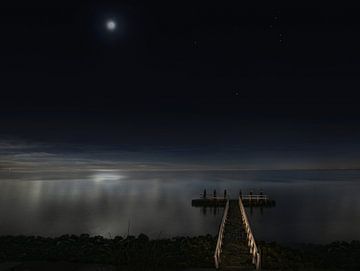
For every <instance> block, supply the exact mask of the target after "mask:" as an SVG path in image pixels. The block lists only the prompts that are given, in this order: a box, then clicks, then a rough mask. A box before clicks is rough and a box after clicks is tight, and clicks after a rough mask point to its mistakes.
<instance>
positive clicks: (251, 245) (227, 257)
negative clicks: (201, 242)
mask: <svg viewBox="0 0 360 271" xmlns="http://www.w3.org/2000/svg"><path fill="white" fill-rule="evenodd" d="M226 194H227V193H226V190H225V191H224V196H223V197H217V196H216V192H215V191H214V195H212V196H207V195H206V190H204V193H203V194H202V196H201V198H199V199H194V200H192V206H194V207H214V208H217V207H223V208H224V213H223V216H222V220H221V224H220V227H219V233H218V240H217V244H216V248H215V253H214V264H215V268H216V269H219V270H261V254H260V249H259V248H258V246H257V245H256V241H255V238H254V235H253V232H252V230H251V226H250V223H249V219H248V217H247V214H246V210H245V206H250V207H272V206H275V201H274V200H272V199H270V198H269V197H268V196H267V195H264V194H263V193H260V194H255V195H254V194H252V193H250V194H248V195H242V193H239V196H238V198H236V199H230V198H229V197H228V196H227V195H226Z"/></svg>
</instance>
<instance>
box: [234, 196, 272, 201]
mask: <svg viewBox="0 0 360 271" xmlns="http://www.w3.org/2000/svg"><path fill="white" fill-rule="evenodd" d="M241 198H242V199H243V200H255V201H260V200H264V201H267V200H269V197H268V196H267V195H250V194H249V195H243V196H241Z"/></svg>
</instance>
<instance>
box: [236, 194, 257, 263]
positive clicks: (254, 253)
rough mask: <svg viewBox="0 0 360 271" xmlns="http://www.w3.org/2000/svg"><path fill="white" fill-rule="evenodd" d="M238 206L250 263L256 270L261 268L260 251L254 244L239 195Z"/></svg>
mask: <svg viewBox="0 0 360 271" xmlns="http://www.w3.org/2000/svg"><path fill="white" fill-rule="evenodd" d="M239 207H240V212H241V217H242V221H243V223H244V227H245V231H246V235H247V242H248V247H249V249H250V254H251V256H252V263H253V264H254V265H255V267H256V270H260V269H261V256H260V251H259V250H258V247H257V245H256V242H255V238H254V235H253V233H252V230H251V227H250V223H249V220H248V218H247V215H246V212H245V208H244V204H243V202H242V197H241V196H239Z"/></svg>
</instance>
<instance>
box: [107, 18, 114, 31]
mask: <svg viewBox="0 0 360 271" xmlns="http://www.w3.org/2000/svg"><path fill="white" fill-rule="evenodd" d="M106 28H107V30H109V31H114V30H115V29H116V22H115V21H114V20H108V21H107V22H106Z"/></svg>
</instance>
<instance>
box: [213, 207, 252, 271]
mask: <svg viewBox="0 0 360 271" xmlns="http://www.w3.org/2000/svg"><path fill="white" fill-rule="evenodd" d="M219 268H220V270H254V269H255V267H254V265H253V264H252V257H251V254H250V252H249V247H248V245H247V235H246V230H245V227H244V225H243V221H242V218H241V212H240V208H239V203H238V201H237V200H230V201H229V211H228V216H227V219H226V223H225V230H224V237H223V245H222V252H221V255H220V265H219Z"/></svg>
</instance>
